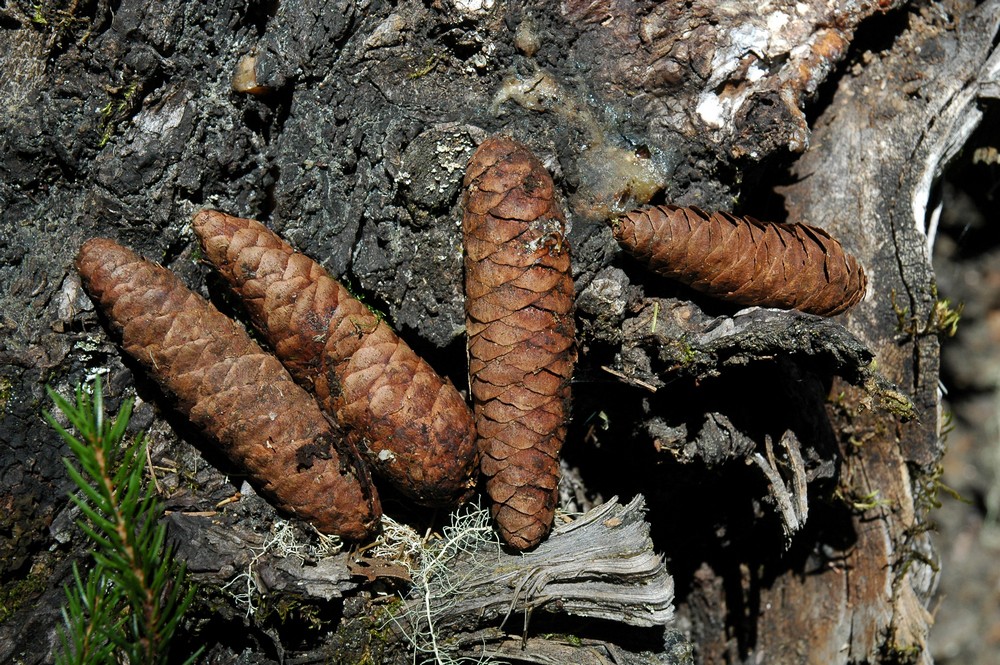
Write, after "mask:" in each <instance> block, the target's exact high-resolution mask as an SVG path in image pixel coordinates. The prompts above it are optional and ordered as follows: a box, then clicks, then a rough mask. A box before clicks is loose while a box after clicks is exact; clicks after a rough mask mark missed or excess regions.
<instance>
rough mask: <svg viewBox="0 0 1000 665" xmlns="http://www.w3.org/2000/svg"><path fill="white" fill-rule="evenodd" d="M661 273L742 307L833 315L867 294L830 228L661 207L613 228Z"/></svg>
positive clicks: (633, 214)
mask: <svg viewBox="0 0 1000 665" xmlns="http://www.w3.org/2000/svg"><path fill="white" fill-rule="evenodd" d="M613 230H614V235H615V238H616V239H617V240H618V242H619V244H621V246H622V247H623V248H625V249H626V250H627V251H628V252H629V253H631V254H633V255H635V256H636V258H638V259H639V260H640V261H642V262H644V263H645V264H646V265H647V266H648V268H649V269H650V270H652V271H653V272H655V273H657V274H660V275H663V276H665V277H669V278H671V279H675V280H677V281H678V282H682V283H684V284H687V285H688V286H690V287H691V288H693V289H695V290H697V291H701V292H702V293H706V294H708V295H711V296H715V297H716V298H719V299H721V300H728V301H731V302H735V303H739V304H741V305H758V306H760V307H778V308H783V309H798V310H800V311H803V312H809V313H811V314H819V315H822V316H833V315H835V314H840V313H841V312H843V311H845V310H847V309H848V308H850V307H852V306H854V305H856V304H857V303H858V302H860V301H861V299H862V298H863V297H864V295H865V289H866V287H867V284H868V280H867V278H866V277H865V271H864V270H863V269H862V268H861V266H860V265H859V264H858V261H857V259H855V258H854V257H853V256H851V255H850V254H847V253H846V252H845V251H844V248H843V247H841V245H840V243H839V242H837V241H836V240H834V239H833V238H831V237H830V235H829V234H828V233H827V232H826V231H824V230H823V229H819V228H816V227H812V226H806V225H805V224H778V223H773V222H771V223H768V222H761V221H758V220H756V219H754V218H752V217H735V216H733V215H730V214H728V213H725V212H717V213H712V214H709V213H706V212H704V211H702V210H699V209H698V208H679V207H677V206H659V207H655V208H645V209H642V210H636V211H633V212H630V213H628V214H627V215H625V216H624V217H621V218H619V219H618V220H616V221H615V222H614V225H613Z"/></svg>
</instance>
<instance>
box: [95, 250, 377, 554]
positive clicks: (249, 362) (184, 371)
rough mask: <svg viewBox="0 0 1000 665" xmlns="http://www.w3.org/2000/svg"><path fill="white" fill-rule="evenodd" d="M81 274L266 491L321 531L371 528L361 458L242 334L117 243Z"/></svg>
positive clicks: (179, 396) (367, 531) (141, 351)
mask: <svg viewBox="0 0 1000 665" xmlns="http://www.w3.org/2000/svg"><path fill="white" fill-rule="evenodd" d="M77 269H78V270H79V271H80V275H81V277H82V278H83V284H84V287H85V288H86V289H87V292H88V293H89V294H90V296H91V297H92V298H93V299H94V300H95V301H96V302H97V303H98V304H99V305H100V307H101V308H102V309H103V310H104V312H105V314H107V317H108V321H109V323H110V324H111V326H112V328H114V329H115V330H116V332H118V333H120V335H121V340H122V347H123V348H124V349H125V351H126V352H128V353H129V354H130V355H131V356H132V357H134V358H135V359H136V360H138V361H139V363H141V364H142V365H143V366H144V367H145V368H146V370H147V371H148V372H149V373H150V375H151V376H152V377H153V378H154V379H155V380H156V381H157V383H159V384H160V386H162V387H163V389H164V390H165V391H166V392H167V393H169V394H170V395H172V396H173V397H174V398H175V399H176V401H177V408H178V409H179V410H180V411H181V412H182V413H184V414H185V415H186V416H187V417H188V418H189V419H190V420H191V422H192V423H194V424H195V425H196V426H197V427H199V428H200V429H201V430H203V431H204V432H205V433H206V434H207V435H208V436H209V437H210V438H212V439H214V440H215V441H217V442H218V443H219V445H220V447H221V448H222V450H223V452H225V453H226V454H227V455H228V456H229V457H230V458H231V459H233V460H234V461H235V462H237V463H238V464H239V465H240V466H241V467H243V468H244V469H246V471H247V474H248V476H249V478H250V480H251V481H252V482H254V483H255V484H256V485H257V487H258V489H259V491H260V492H261V494H263V495H264V496H266V497H268V498H269V499H270V500H271V501H272V502H273V503H274V504H275V505H276V506H277V507H278V508H280V509H282V510H284V511H287V512H289V513H291V514H293V515H295V516H297V517H299V518H300V519H304V520H307V521H309V522H311V523H312V524H314V525H315V526H316V527H317V528H318V529H320V530H322V531H326V532H328V533H336V534H338V535H340V536H342V537H344V538H348V539H352V540H363V539H365V538H367V537H369V536H370V535H371V534H373V533H374V532H375V530H376V529H377V528H378V525H379V519H380V517H381V507H380V505H379V501H378V497H377V495H376V493H375V489H374V487H373V486H372V484H371V478H370V477H369V475H368V471H367V469H366V468H365V466H364V464H363V463H362V462H361V459H360V457H359V456H358V453H357V451H356V450H354V449H353V448H352V447H351V446H350V444H349V443H348V442H347V441H346V440H345V439H344V438H343V436H342V434H341V433H340V432H339V431H337V430H335V429H334V428H333V427H332V426H331V425H330V424H329V422H328V421H327V419H326V418H325V417H324V416H323V414H322V412H321V411H320V409H319V407H318V406H317V404H316V402H315V400H313V398H312V397H311V396H310V395H309V394H308V393H306V392H305V391H304V390H303V389H302V388H300V387H299V386H297V385H296V384H295V383H294V382H293V381H292V378H291V376H289V375H288V372H287V371H286V370H285V369H284V367H282V366H281V363H279V362H278V360H277V359H276V358H275V357H274V356H272V355H270V354H268V353H265V352H264V351H263V350H262V349H261V348H260V347H259V346H258V345H257V344H256V343H255V342H254V341H253V340H251V339H250V337H249V336H248V335H247V334H246V331H245V330H243V328H241V327H240V326H239V325H237V324H236V323H234V322H233V321H232V320H230V319H229V318H227V317H226V316H225V315H223V314H222V313H221V312H219V311H218V310H216V309H215V307H213V306H212V305H211V303H209V302H208V301H206V300H205V299H204V298H202V297H201V296H199V295H198V294H196V293H194V292H192V291H191V290H190V289H188V288H187V287H186V286H184V284H183V283H181V281H180V280H179V279H178V278H177V277H176V276H175V275H174V274H173V273H172V272H170V271H169V270H166V269H165V268H162V267H160V266H158V265H156V264H154V263H151V262H149V261H146V260H144V259H143V258H141V257H140V256H138V255H137V254H135V253H134V252H133V251H132V250H130V249H128V248H126V247H122V246H121V245H119V244H117V243H116V242H114V241H113V240H107V239H104V238H95V239H92V240H89V241H87V242H86V243H85V244H84V245H83V247H82V248H81V249H80V253H79V256H78V257H77Z"/></svg>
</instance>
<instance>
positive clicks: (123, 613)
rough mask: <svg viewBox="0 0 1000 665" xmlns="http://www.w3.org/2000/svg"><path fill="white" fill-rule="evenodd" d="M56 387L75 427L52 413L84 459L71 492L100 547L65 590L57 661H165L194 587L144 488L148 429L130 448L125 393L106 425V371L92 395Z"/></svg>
mask: <svg viewBox="0 0 1000 665" xmlns="http://www.w3.org/2000/svg"><path fill="white" fill-rule="evenodd" d="M48 393H49V396H50V397H51V398H52V401H53V402H54V403H55V405H56V407H58V409H59V410H60V411H61V412H62V413H63V415H64V416H65V417H66V419H67V420H68V421H69V423H70V425H72V427H73V429H75V430H76V433H77V435H76V436H74V435H73V434H72V433H70V432H69V431H68V430H67V429H66V428H64V427H63V426H62V425H60V424H59V423H58V422H57V421H56V420H55V418H53V417H52V415H51V414H49V413H47V412H46V413H45V418H46V420H48V422H49V424H50V425H52V427H53V428H54V429H55V430H56V431H57V432H58V433H59V435H60V436H61V437H62V438H63V439H64V440H65V441H66V443H67V444H68V445H69V447H70V450H71V451H72V452H73V455H74V457H75V459H76V463H77V464H74V463H73V461H71V460H70V459H69V458H66V459H64V463H65V464H66V470H67V472H68V473H69V476H70V478H72V479H73V482H74V484H75V485H76V486H77V488H78V490H79V492H78V493H76V494H71V495H70V499H71V500H72V501H73V503H75V504H76V505H77V506H78V507H79V508H80V511H81V512H82V513H83V515H84V516H85V518H86V519H81V520H78V522H77V524H78V525H79V527H80V528H81V530H82V531H83V532H84V533H85V534H86V535H87V537H88V538H89V539H90V541H91V542H92V543H93V545H94V549H93V551H92V552H91V554H92V556H93V559H94V566H93V567H92V568H91V569H90V571H89V573H88V575H87V579H86V581H84V580H83V578H82V577H81V575H80V572H79V570H78V569H77V568H76V567H74V572H73V575H74V584H73V585H72V586H67V587H66V597H67V604H66V606H65V607H64V608H63V618H64V623H65V627H64V630H63V631H62V632H61V634H60V639H61V642H62V647H63V651H62V654H61V657H60V659H59V662H60V663H81V664H82V663H104V662H116V661H119V660H120V659H122V658H124V659H127V662H129V663H133V664H135V665H138V664H139V663H144V664H150V665H151V664H154V663H166V662H167V658H168V651H169V645H170V640H171V638H172V637H173V635H174V632H175V631H176V629H177V626H178V624H179V623H180V620H181V617H182V616H183V614H184V611H185V610H186V609H187V607H188V605H190V603H191V600H192V598H193V597H194V591H195V589H194V587H193V586H191V585H189V584H187V583H186V582H185V572H186V571H185V566H184V564H183V563H178V562H177V561H175V559H174V558H173V556H172V555H173V552H172V551H171V549H170V548H169V547H168V546H167V545H166V528H165V527H164V526H163V525H162V524H158V523H157V518H158V517H159V515H160V514H161V512H162V510H161V507H160V505H159V502H158V501H157V500H156V498H155V496H154V495H153V494H152V493H151V492H150V491H149V489H144V488H143V483H142V476H143V472H144V469H145V450H146V442H145V440H144V438H143V437H142V436H141V435H140V436H137V437H136V438H135V440H134V442H132V443H131V444H128V445H123V440H124V438H125V430H126V427H127V426H128V422H129V418H130V417H131V415H132V404H133V402H132V400H126V401H125V402H124V403H123V404H122V407H121V409H120V410H119V412H118V416H117V417H116V418H115V419H114V420H113V421H112V422H108V421H107V420H106V419H105V417H104V395H103V391H102V387H101V382H100V378H99V377H98V378H97V379H96V380H95V381H94V385H93V391H92V393H91V392H90V391H88V390H86V389H85V387H84V386H83V385H80V386H78V387H77V389H76V403H75V404H74V403H71V402H69V401H68V400H66V399H65V398H63V397H61V396H60V395H59V394H57V393H56V392H55V391H53V390H52V389H51V388H49V389H48ZM77 465H78V466H77ZM193 660H194V656H192V657H191V659H189V661H188V662H193Z"/></svg>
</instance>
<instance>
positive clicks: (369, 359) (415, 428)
mask: <svg viewBox="0 0 1000 665" xmlns="http://www.w3.org/2000/svg"><path fill="white" fill-rule="evenodd" d="M194 230H195V232H196V233H197V234H198V237H199V239H200V240H201V244H202V247H203V249H204V251H205V256H206V257H207V258H208V259H209V260H210V261H211V262H212V263H213V264H214V265H215V267H216V268H217V269H218V271H219V272H220V273H221V274H222V276H223V277H225V279H226V280H227V281H228V282H229V283H230V285H231V286H232V287H233V289H234V290H235V292H236V293H237V294H238V295H239V296H240V298H241V299H242V301H243V304H244V305H245V306H246V309H247V311H248V312H249V314H250V317H251V319H252V321H253V323H254V325H255V326H256V327H257V329H258V330H260V332H261V333H262V334H263V335H264V336H265V338H266V339H267V340H268V343H270V344H271V346H272V347H273V348H274V350H275V354H276V355H277V356H278V358H280V359H281V361H282V363H284V365H285V366H286V367H287V368H288V369H289V371H290V372H291V374H292V376H293V377H295V379H296V380H297V381H299V382H300V383H302V384H303V385H305V386H307V387H312V388H313V389H314V390H315V392H316V396H317V397H318V398H319V401H320V405H321V406H322V407H323V408H324V409H325V410H326V411H327V413H329V414H331V415H333V416H334V417H335V418H337V420H338V421H339V422H340V423H342V424H344V425H345V426H347V427H348V428H349V430H352V431H353V432H354V433H355V434H356V435H358V436H360V437H361V438H362V441H361V444H362V445H361V448H362V452H363V453H365V455H366V458H367V459H368V461H369V463H370V464H371V465H372V467H373V468H374V469H375V471H376V472H377V473H378V474H380V475H381V476H383V477H384V478H386V479H387V480H388V481H389V482H390V483H391V484H392V485H393V486H394V487H396V488H397V489H399V490H400V491H402V492H403V493H404V494H406V495H407V496H410V497H411V498H413V499H415V500H416V501H417V502H418V503H421V504H423V505H449V504H453V503H455V502H457V501H461V500H462V499H464V498H465V497H467V496H468V495H469V494H470V493H471V491H472V490H473V488H474V486H475V476H476V472H477V466H478V455H477V453H476V442H475V428H474V426H473V422H472V413H471V411H470V410H469V407H468V406H467V405H466V403H465V400H464V399H463V398H462V396H461V395H460V394H459V393H458V391H457V390H455V387H454V386H453V385H452V384H451V382H450V381H447V380H445V379H443V378H441V377H440V376H439V375H438V374H437V373H436V372H435V371H434V370H433V368H431V366H430V365H428V364H427V363H426V362H425V361H424V360H423V359H421V358H420V357H419V356H418V355H417V354H416V353H414V352H413V350H412V349H411V348H410V347H409V346H407V344H406V342H404V341H403V340H402V339H400V338H399V336H398V335H396V333H395V332H393V331H392V329H391V328H390V327H389V325H388V324H387V323H386V322H385V321H383V320H381V319H380V318H379V317H377V316H375V315H374V314H372V312H371V311H370V310H369V309H368V307H367V306H365V304H364V303H362V302H360V301H359V300H358V299H357V298H355V297H354V296H352V295H351V294H350V293H348V292H347V289H345V288H344V287H343V286H341V284H340V283H339V282H337V281H336V280H335V279H333V278H332V277H330V275H329V274H328V273H327V272H326V270H324V269H323V268H322V266H320V265H319V264H318V263H316V262H315V261H313V260H312V259H310V258H309V257H308V256H306V255H305V254H302V253H300V252H297V251H295V250H294V249H292V247H291V246H290V245H289V244H288V243H287V242H285V241H284V240H282V239H281V238H280V237H278V236H277V235H276V234H275V233H273V232H272V231H270V230H269V229H268V228H267V227H265V226H264V225H263V224H261V223H260V222H256V221H254V220H250V219H240V218H237V217H231V216H229V215H225V214H223V213H221V212H216V211H213V210H204V211H202V212H200V213H198V214H196V215H195V217H194Z"/></svg>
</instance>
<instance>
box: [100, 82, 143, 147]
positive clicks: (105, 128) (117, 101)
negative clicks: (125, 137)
mask: <svg viewBox="0 0 1000 665" xmlns="http://www.w3.org/2000/svg"><path fill="white" fill-rule="evenodd" d="M138 91H139V84H138V82H135V81H133V82H132V83H131V84H129V85H128V86H126V87H125V88H124V89H122V88H119V89H118V90H117V91H115V92H114V93H113V94H112V95H111V99H109V100H108V103H107V104H105V105H104V106H103V107H102V108H101V121H100V124H99V130H100V132H101V138H100V140H99V141H98V142H97V147H98V148H103V147H104V146H105V145H107V144H108V141H110V140H111V137H112V136H114V134H115V132H116V131H117V130H118V125H119V124H120V123H121V121H122V120H124V119H125V118H126V117H128V114H129V113H130V112H131V109H132V107H133V105H134V102H135V97H136V93H137V92H138Z"/></svg>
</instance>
